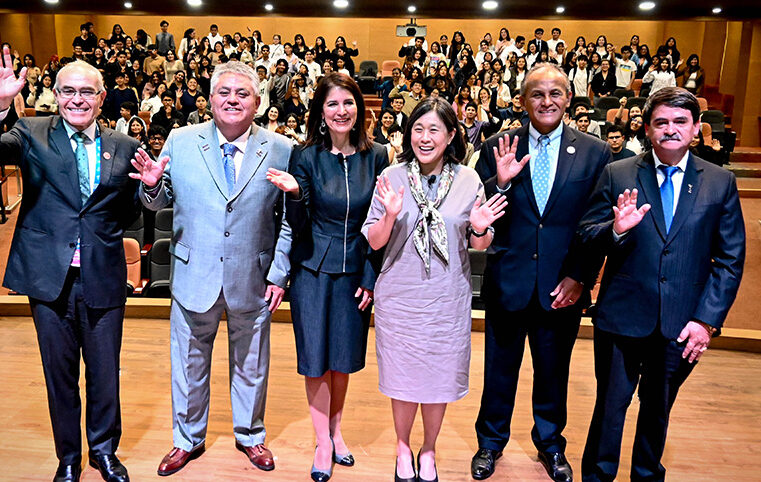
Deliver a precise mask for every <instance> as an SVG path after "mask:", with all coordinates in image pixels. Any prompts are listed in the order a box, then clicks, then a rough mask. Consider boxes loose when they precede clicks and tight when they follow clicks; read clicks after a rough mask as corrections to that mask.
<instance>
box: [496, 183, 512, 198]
mask: <svg viewBox="0 0 761 482" xmlns="http://www.w3.org/2000/svg"><path fill="white" fill-rule="evenodd" d="M512 185H513V182H512V181H510V182H508V183H507V186H505V188H504V189H502V188H501V187H499V184H495V185H494V187H496V188H497V192H498V193H500V194H502V195H505V194H507V191H509V190H510V186H512Z"/></svg>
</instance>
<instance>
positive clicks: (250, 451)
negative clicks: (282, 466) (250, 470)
mask: <svg viewBox="0 0 761 482" xmlns="http://www.w3.org/2000/svg"><path fill="white" fill-rule="evenodd" d="M235 448H236V449H238V450H240V451H241V452H243V453H244V454H246V455H247V456H248V460H250V461H251V463H252V464H254V467H256V468H257V469H261V470H268V471H269V470H275V459H273V458H272V452H270V449H268V448H267V447H265V446H264V444H259V445H254V446H253V447H246V446H244V445H241V444H240V442H237V441H236V442H235Z"/></svg>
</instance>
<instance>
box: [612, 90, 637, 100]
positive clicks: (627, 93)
mask: <svg viewBox="0 0 761 482" xmlns="http://www.w3.org/2000/svg"><path fill="white" fill-rule="evenodd" d="M613 97H616V98H618V99H620V98H621V97H626V98H627V99H628V98H629V97H634V91H633V90H631V89H616V90H614V91H613Z"/></svg>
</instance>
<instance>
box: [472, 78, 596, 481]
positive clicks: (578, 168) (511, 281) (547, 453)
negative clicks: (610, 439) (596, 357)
mask: <svg viewBox="0 0 761 482" xmlns="http://www.w3.org/2000/svg"><path fill="white" fill-rule="evenodd" d="M571 95H572V94H571V88H570V83H569V80H568V76H566V75H565V73H564V72H563V71H562V69H560V68H559V67H558V66H556V65H554V64H547V63H544V64H540V65H539V66H537V67H535V68H532V69H531V70H530V71H529V72H528V73H527V74H526V78H525V80H524V82H523V87H522V89H521V103H522V104H523V105H524V106H525V108H526V110H527V111H528V115H529V119H530V123H529V124H528V125H526V126H524V127H521V128H519V129H517V130H515V131H510V132H508V133H507V134H499V135H497V136H494V137H492V138H490V139H488V140H487V141H486V142H485V143H484V145H483V147H482V148H481V155H480V159H479V161H478V164H477V165H476V170H477V171H478V174H479V175H480V176H481V179H482V180H483V181H484V185H485V188H486V191H487V193H488V195H492V194H493V193H495V192H501V193H503V194H504V195H505V196H507V198H508V202H509V205H508V206H509V208H508V211H507V212H506V214H505V216H503V217H502V219H500V220H499V221H498V222H496V223H495V224H494V230H495V234H494V241H493V242H492V247H491V248H490V253H489V256H488V260H487V265H486V272H485V279H484V287H483V289H482V294H483V296H484V298H485V300H486V340H485V370H484V391H483V395H482V398H481V410H480V412H479V415H478V420H477V421H476V433H477V436H478V446H479V450H478V452H477V453H476V455H475V456H474V457H473V461H472V463H471V472H472V475H473V477H474V478H475V479H478V480H480V479H485V478H487V477H489V476H490V475H491V474H492V473H493V471H494V461H495V459H496V458H498V457H499V456H500V455H501V454H502V450H503V449H504V447H505V445H506V444H507V441H508V439H509V438H510V419H511V417H512V412H513V407H514V405H515V391H516V387H517V384H518V373H519V371H520V365H521V360H522V358H523V347H524V344H525V340H526V337H527V336H528V340H529V344H530V347H531V355H532V360H533V366H534V389H533V396H532V400H533V409H534V428H533V430H532V432H531V435H532V439H533V441H534V444H535V445H536V448H537V450H538V451H539V460H540V461H541V462H542V464H543V465H544V466H545V468H546V469H547V472H548V474H549V475H550V477H551V478H552V479H553V480H560V481H570V480H572V471H571V467H570V465H569V464H568V462H567V461H566V459H565V445H566V441H565V438H563V436H562V434H561V432H562V431H563V428H564V427H565V423H566V398H567V389H568V367H569V363H570V357H571V351H572V349H573V345H574V342H575V340H576V335H577V333H578V329H579V323H580V320H581V310H582V308H583V307H584V306H586V305H587V304H588V303H589V288H591V287H592V285H593V284H594V279H593V278H592V279H584V278H583V277H582V274H583V273H584V272H583V271H582V269H581V265H580V264H579V262H580V261H581V257H580V256H578V254H577V247H576V245H574V244H573V243H572V240H573V239H574V234H575V232H576V227H577V225H578V222H579V220H580V219H581V216H582V215H583V214H584V209H585V206H586V204H587V200H588V199H589V196H590V195H591V193H592V190H593V188H594V186H595V184H596V183H597V178H598V177H599V175H600V173H601V172H602V170H603V167H604V166H605V165H606V164H607V163H608V162H610V159H611V153H610V149H609V148H608V146H607V145H606V144H605V143H604V142H602V141H600V140H599V139H595V138H593V137H591V136H587V135H584V134H582V133H580V132H578V131H576V130H574V129H571V128H569V127H567V126H565V124H564V123H563V122H562V119H563V114H564V112H565V110H566V109H567V108H568V106H569V105H570V102H571ZM519 159H520V161H519ZM529 160H530V165H529V168H528V169H524V166H525V165H526V164H527V163H529Z"/></svg>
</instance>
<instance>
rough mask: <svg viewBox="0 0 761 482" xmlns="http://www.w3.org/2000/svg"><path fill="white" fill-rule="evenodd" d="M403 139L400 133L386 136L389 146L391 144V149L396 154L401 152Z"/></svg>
mask: <svg viewBox="0 0 761 482" xmlns="http://www.w3.org/2000/svg"><path fill="white" fill-rule="evenodd" d="M403 138H404V135H403V134H402V133H401V131H396V132H394V133H393V134H391V135H390V136H388V142H389V144H391V147H393V148H394V150H395V151H396V152H401V151H402V139H403Z"/></svg>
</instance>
